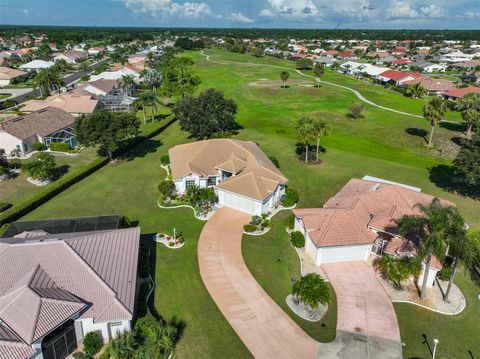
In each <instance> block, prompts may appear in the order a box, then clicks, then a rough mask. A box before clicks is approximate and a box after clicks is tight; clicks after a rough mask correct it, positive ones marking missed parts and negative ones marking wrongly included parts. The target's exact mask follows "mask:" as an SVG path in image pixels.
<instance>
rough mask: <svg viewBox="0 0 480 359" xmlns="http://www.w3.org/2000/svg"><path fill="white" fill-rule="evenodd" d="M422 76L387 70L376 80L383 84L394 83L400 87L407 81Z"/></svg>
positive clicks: (415, 73)
mask: <svg viewBox="0 0 480 359" xmlns="http://www.w3.org/2000/svg"><path fill="white" fill-rule="evenodd" d="M420 76H421V75H420V73H418V72H403V71H395V70H387V71H384V72H382V73H380V74H378V75H377V76H376V77H375V78H376V80H377V81H379V82H381V83H392V84H395V85H397V86H398V85H401V84H402V83H403V82H405V81H410V80H415V79H417V78H419V77H420Z"/></svg>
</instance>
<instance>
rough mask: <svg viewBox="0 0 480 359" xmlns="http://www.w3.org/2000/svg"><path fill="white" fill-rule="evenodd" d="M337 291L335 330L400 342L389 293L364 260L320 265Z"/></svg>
mask: <svg viewBox="0 0 480 359" xmlns="http://www.w3.org/2000/svg"><path fill="white" fill-rule="evenodd" d="M322 267H323V270H324V271H325V274H326V275H327V277H328V279H329V280H330V282H331V284H332V286H333V288H334V290H335V293H336V295H337V305H338V318H337V330H339V331H343V332H349V333H356V334H361V335H365V336H373V337H377V338H383V339H388V340H392V341H396V342H400V330H399V328H398V322H397V316H396V315H395V310H394V309H393V304H392V302H391V300H390V297H389V296H388V294H387V293H386V292H385V290H384V289H383V287H382V285H381V284H380V282H379V281H378V279H377V277H376V275H375V273H374V271H373V269H372V267H370V266H369V265H368V264H367V263H365V262H345V263H332V264H324V265H322Z"/></svg>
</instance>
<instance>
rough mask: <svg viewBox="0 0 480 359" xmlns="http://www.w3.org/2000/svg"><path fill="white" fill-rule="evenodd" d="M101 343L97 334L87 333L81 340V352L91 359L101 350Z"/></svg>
mask: <svg viewBox="0 0 480 359" xmlns="http://www.w3.org/2000/svg"><path fill="white" fill-rule="evenodd" d="M102 346H103V341H102V338H101V337H100V335H98V333H97V332H89V333H87V335H85V337H84V338H83V350H84V351H85V354H87V355H89V356H90V357H93V356H94V355H95V354H97V353H98V352H99V351H100V349H102Z"/></svg>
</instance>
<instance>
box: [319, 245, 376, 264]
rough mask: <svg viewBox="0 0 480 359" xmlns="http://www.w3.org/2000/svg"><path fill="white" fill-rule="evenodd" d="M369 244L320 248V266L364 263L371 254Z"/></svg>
mask: <svg viewBox="0 0 480 359" xmlns="http://www.w3.org/2000/svg"><path fill="white" fill-rule="evenodd" d="M370 248H371V246H370V245H368V244H363V245H352V246H339V247H323V248H319V249H318V251H319V253H318V255H319V256H320V258H319V260H320V264H324V263H339V262H350V261H364V260H366V259H367V257H368V255H369V254H370Z"/></svg>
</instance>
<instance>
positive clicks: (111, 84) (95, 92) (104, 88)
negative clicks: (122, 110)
mask: <svg viewBox="0 0 480 359" xmlns="http://www.w3.org/2000/svg"><path fill="white" fill-rule="evenodd" d="M118 81H119V80H106V79H99V80H96V81H90V82H82V83H80V84H78V85H77V87H76V88H75V89H74V90H73V91H72V94H75V95H91V96H95V97H97V98H98V97H100V96H105V95H107V94H108V93H109V92H110V91H112V90H115V89H116V88H118Z"/></svg>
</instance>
